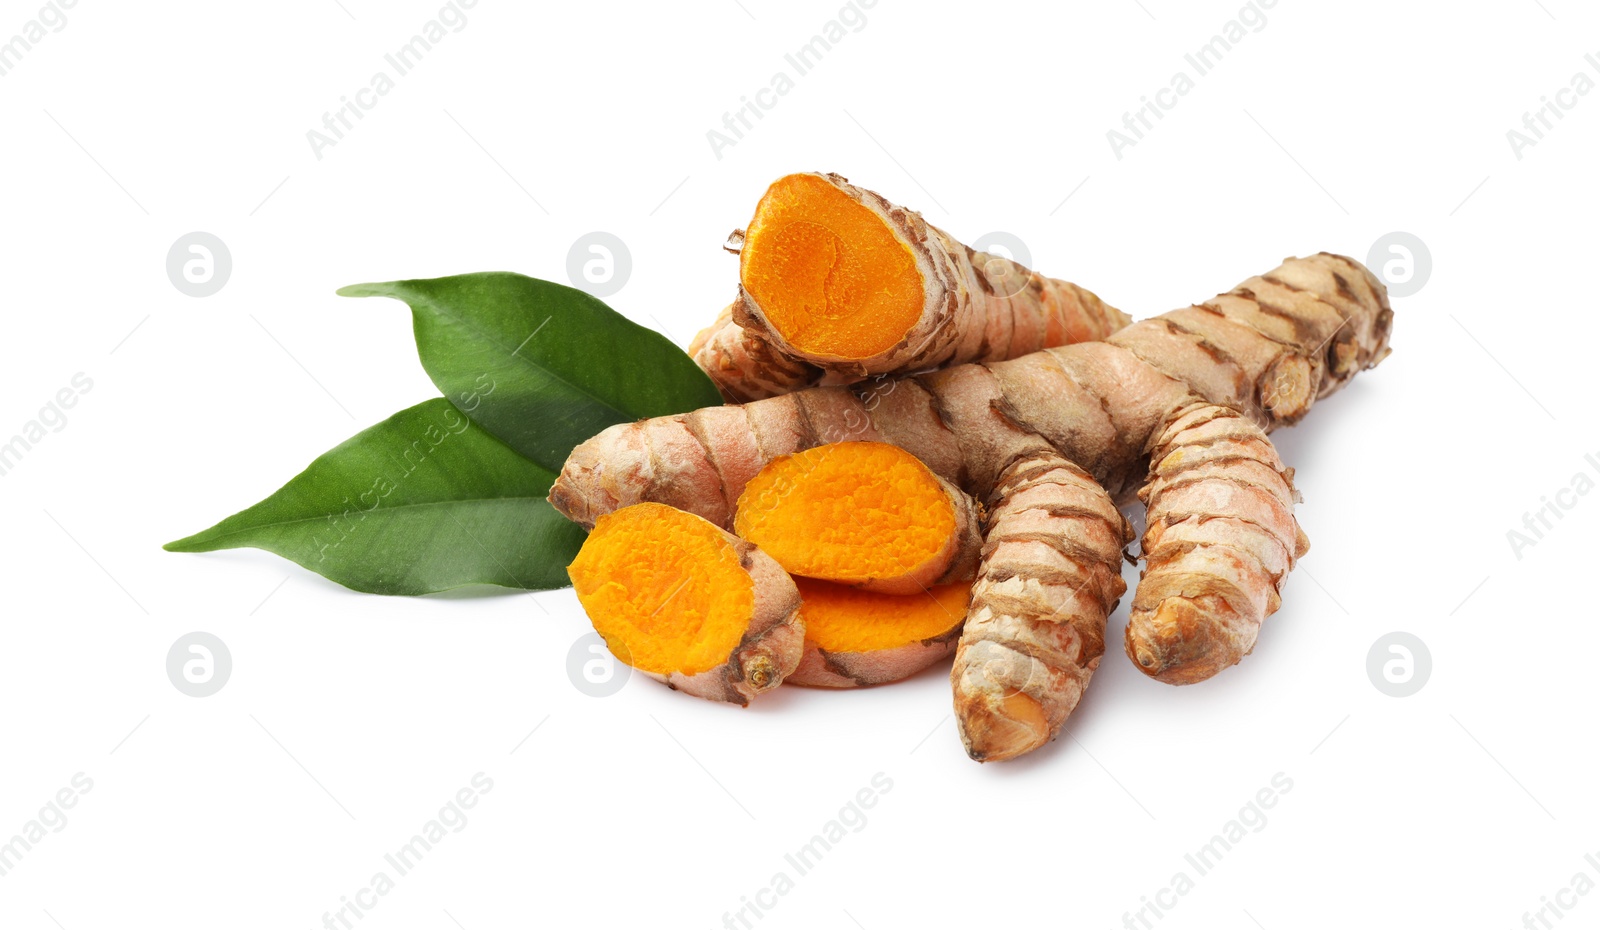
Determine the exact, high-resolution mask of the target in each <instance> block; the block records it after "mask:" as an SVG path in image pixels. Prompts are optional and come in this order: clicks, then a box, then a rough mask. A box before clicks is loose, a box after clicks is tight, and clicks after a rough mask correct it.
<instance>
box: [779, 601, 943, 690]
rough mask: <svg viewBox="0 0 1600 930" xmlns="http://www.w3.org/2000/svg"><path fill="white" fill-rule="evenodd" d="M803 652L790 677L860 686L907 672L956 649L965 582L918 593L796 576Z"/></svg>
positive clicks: (815, 683)
mask: <svg viewBox="0 0 1600 930" xmlns="http://www.w3.org/2000/svg"><path fill="white" fill-rule="evenodd" d="M795 584H796V585H797V586H798V587H799V588H800V616H801V619H802V620H803V621H804V622H805V628H806V644H805V654H804V655H803V656H802V657H801V658H800V667H799V668H797V669H795V672H794V674H792V675H790V676H789V677H788V679H787V681H788V682H789V683H790V684H794V685H808V686H810V687H816V688H858V687H863V686H866V685H880V684H887V683H888V682H891V681H899V680H900V679H902V678H909V677H910V676H912V675H915V674H916V673H917V672H920V671H922V670H923V669H925V668H927V667H928V666H930V665H932V664H934V663H935V662H938V661H939V660H940V659H943V658H945V657H946V656H948V655H950V653H951V652H953V651H955V647H956V639H957V637H959V636H960V635H961V624H962V621H963V619H964V618H965V617H966V615H967V603H968V601H969V600H970V599H971V597H972V586H971V585H970V584H965V583H962V584H947V585H939V586H938V587H935V588H932V589H930V590H928V591H925V592H921V593H918V594H904V595H895V594H874V593H872V592H870V591H863V590H861V589H859V588H850V587H845V586H844V585H837V584H833V583H831V582H827V581H816V580H813V579H811V578H796V579H795Z"/></svg>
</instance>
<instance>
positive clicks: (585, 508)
mask: <svg viewBox="0 0 1600 930" xmlns="http://www.w3.org/2000/svg"><path fill="white" fill-rule="evenodd" d="M1392 323H1393V313H1392V312H1391V310H1390V308H1389V303H1388V298H1387V296H1386V293H1385V291H1384V288H1383V285H1382V284H1381V283H1380V282H1379V281H1378V280H1377V278H1376V277H1374V276H1373V275H1372V274H1371V273H1370V272H1369V271H1367V270H1366V269H1365V268H1363V267H1362V266H1361V265H1360V264H1358V263H1356V262H1355V261H1353V260H1351V259H1349V258H1345V257H1343V256H1338V255H1331V254H1328V253H1321V254H1318V255H1313V256H1310V257H1308V258H1297V259H1288V260H1286V261H1285V262H1284V263H1283V264H1282V265H1280V266H1279V267H1277V268H1276V269H1274V270H1272V271H1271V272H1268V273H1267V274H1264V275H1259V276H1256V277H1253V278H1250V279H1248V280H1246V281H1245V282H1243V283H1242V284H1240V285H1239V286H1238V287H1236V288H1235V289H1233V290H1232V291H1230V292H1228V293H1226V294H1223V295H1221V296H1219V297H1216V298H1214V299H1212V300H1209V301H1206V302H1205V303H1202V304H1197V305H1195V306H1191V307H1188V308H1185V309H1182V310H1176V311H1173V312H1171V313H1168V314H1165V315H1162V316H1159V317H1155V318H1152V319H1149V320H1144V321H1142V322H1139V323H1136V324H1134V325H1132V326H1129V327H1127V328H1126V329H1123V330H1121V331H1119V332H1117V333H1115V334H1114V335H1112V336H1110V337H1109V338H1108V339H1106V341H1104V342H1088V343H1082V344H1078V345H1071V346H1065V347H1061V348H1052V349H1047V350H1044V351H1040V352H1035V353H1032V354H1029V355H1024V356H1022V357H1020V358H1016V359H1014V360H1012V361H1006V362H995V363H991V364H971V365H960V366H956V367H952V368H949V369H946V370H942V371H936V372H932V373H930V374H923V375H916V376H912V377H906V378H898V379H889V380H887V381H884V382H882V383H875V384H860V385H855V386H852V387H822V388H814V389H810V390H805V391H799V392H796V393H793V394H788V395H784V396H781V397H775V398H771V399H768V400H762V401H758V402H754V403H749V404H745V405H744V406H724V407H715V408H707V409H704V410H699V411H696V412H694V413H690V414H684V415H680V416H675V417H663V418H657V419H654V420H645V421H640V422H637V423H630V424H624V425H619V426H614V427H611V428H610V429H607V430H606V431H604V432H602V433H601V434H599V435H598V436H596V437H594V438H592V439H590V440H589V441H587V442H585V443H583V444H582V445H580V446H579V447H578V448H577V449H575V450H573V453H572V455H571V456H570V457H569V459H568V460H567V463H566V466H565V467H564V468H563V470H562V474H561V477H560V478H559V480H558V481H557V482H556V484H555V485H554V487H553V488H552V489H551V493H550V500H551V502H552V504H554V505H555V506H556V507H557V509H559V510H560V511H561V512H562V513H564V514H566V515H567V516H568V517H570V518H571V519H573V520H575V521H577V522H579V523H582V524H584V525H592V524H593V523H594V521H595V520H596V519H597V518H598V517H600V516H601V515H602V514H605V513H608V512H610V511H612V510H615V509H617V508H619V507H622V506H626V505H628V504H632V503H635V502H638V501H642V500H653V501H661V502H664V503H672V504H675V505H677V506H681V507H683V508H685V509H688V510H692V511H694V512H697V513H701V514H702V515H704V516H706V518H707V519H710V520H713V521H714V522H716V521H719V520H725V519H727V518H728V516H729V511H730V510H731V502H732V501H736V500H737V497H738V494H739V493H740V491H741V490H742V488H743V486H744V484H745V483H746V482H748V480H749V478H750V477H751V476H753V475H754V474H755V473H756V472H757V471H759V469H760V467H761V466H762V465H763V464H765V463H766V462H768V461H770V460H771V459H773V458H776V457H777V456H781V455H789V454H792V453H794V452H797V451H800V450H803V449H807V448H811V447H813V446H816V445H821V444H823V443H825V442H833V441H838V440H840V439H844V438H850V439H859V440H866V441H872V442H885V443H890V444H893V445H897V446H899V447H901V448H903V449H905V450H906V451H908V452H910V453H912V454H913V455H915V456H916V457H917V458H918V459H920V460H921V461H922V462H923V463H925V464H926V465H927V466H928V467H929V468H931V469H932V470H933V471H934V472H936V473H937V474H939V475H940V476H941V477H943V478H945V479H946V480H948V481H950V482H952V483H953V484H955V485H956V486H958V487H960V488H962V489H963V490H965V491H967V492H968V493H970V494H972V496H973V497H975V498H976V499H978V500H979V501H981V502H985V503H986V504H988V505H989V507H990V510H991V511H992V512H993V514H994V516H992V517H991V518H990V519H989V521H988V522H989V527H988V533H989V537H990V538H989V539H987V540H986V544H985V554H984V558H983V561H982V563H981V565H980V569H979V575H978V581H977V583H976V585H975V588H974V592H975V593H974V598H973V603H972V607H971V608H970V610H969V623H968V624H967V627H966V629H965V630H964V631H963V633H962V643H961V653H960V654H959V655H958V657H957V661H956V664H955V667H954V669H953V670H952V686H953V689H954V692H955V705H956V710H957V719H958V722H959V724H960V727H961V733H962V738H963V741H964V742H965V744H966V747H967V751H968V752H969V754H971V755H972V756H973V758H975V759H980V760H985V759H1003V758H1011V757H1013V756H1016V755H1019V754H1021V753H1024V752H1027V751H1030V750H1032V749H1034V748H1036V747H1037V746H1039V745H1042V744H1043V743H1044V742H1047V741H1048V740H1049V739H1051V738H1053V737H1054V736H1055V734H1056V733H1058V732H1059V730H1060V728H1061V725H1062V723H1063V722H1064V721H1065V720H1066V716H1067V714H1068V713H1070V711H1071V710H1072V708H1073V707H1074V706H1075V705H1076V703H1077V701H1078V698H1079V697H1080V696H1081V693H1082V690H1083V688H1084V687H1085V686H1086V684H1087V682H1088V679H1089V676H1090V675H1091V674H1092V672H1093V670H1094V668H1095V667H1096V665H1097V663H1098V660H1099V657H1100V655H1101V653H1102V652H1103V649H1104V646H1103V635H1104V633H1103V631H1104V625H1103V624H1104V616H1105V613H1106V611H1107V610H1109V607H1108V606H1103V605H1106V604H1107V603H1108V602H1109V601H1111V600H1114V596H1115V594H1116V593H1120V592H1118V591H1117V590H1116V587H1117V585H1116V584H1115V583H1112V582H1111V581H1110V579H1109V578H1103V579H1102V578H1101V572H1102V569H1103V570H1104V571H1105V572H1106V573H1108V574H1109V571H1110V567H1109V564H1107V559H1106V556H1107V555H1108V553H1109V547H1110V545H1111V540H1112V537H1113V534H1115V535H1116V536H1119V537H1120V535H1121V527H1120V526H1119V525H1116V521H1115V520H1114V519H1113V517H1112V513H1111V512H1109V511H1107V510H1105V509H1104V506H1103V505H1104V503H1105V502H1106V501H1109V500H1119V499H1120V500H1126V499H1129V498H1131V497H1132V495H1133V494H1134V493H1135V492H1137V491H1140V489H1141V488H1143V489H1144V491H1143V496H1144V498H1145V499H1146V501H1147V503H1148V506H1149V509H1150V520H1149V521H1148V522H1149V524H1150V527H1151V529H1150V530H1149V531H1148V532H1147V533H1146V535H1145V546H1146V547H1147V549H1146V551H1145V554H1144V555H1145V566H1144V572H1143V576H1142V578H1141V580H1140V584H1139V587H1138V590H1137V591H1136V592H1135V594H1134V607H1133V613H1132V615H1131V619H1130V622H1129V625H1128V633H1127V640H1126V644H1125V645H1126V651H1127V652H1128V654H1129V655H1130V657H1132V659H1133V661H1134V662H1135V664H1136V665H1137V667H1139V668H1140V669H1142V670H1143V671H1145V672H1146V673H1147V674H1150V675H1152V676H1153V677H1156V678H1159V679H1160V680H1163V681H1168V682H1172V683H1178V684H1181V683H1188V682H1192V681H1197V680H1200V679H1203V678H1205V677H1208V676H1209V675H1212V674H1214V673H1215V672H1216V671H1218V670H1219V669H1222V668H1225V667H1227V666H1228V665H1231V664H1233V663H1235V662H1237V661H1238V660H1239V658H1240V657H1241V656H1243V655H1244V654H1246V653H1248V652H1249V651H1250V649H1251V647H1253V645H1254V642H1255V639H1256V635H1257V633H1258V631H1259V629H1260V625H1261V621H1262V620H1263V619H1264V618H1265V617H1266V616H1267V615H1268V614H1269V613H1271V612H1272V611H1274V610H1276V609H1277V607H1278V606H1279V603H1280V600H1279V590H1280V588H1281V586H1282V584H1283V581H1284V579H1285V578H1286V577H1287V574H1288V571H1289V570H1290V569H1291V568H1292V567H1293V564H1294V560H1295V559H1296V558H1298V557H1299V555H1300V554H1302V553H1303V552H1304V551H1305V540H1304V536H1303V535H1302V534H1301V533H1300V531H1299V527H1298V526H1297V525H1296V524H1295V522H1294V518H1293V515H1292V510H1291V509H1290V508H1291V505H1292V502H1293V500H1294V491H1293V488H1292V486H1291V483H1290V477H1291V476H1290V472H1289V471H1288V469H1285V468H1282V466H1281V464H1280V463H1279V461H1278V459H1277V455H1276V453H1275V452H1274V451H1272V446H1271V442H1270V440H1269V439H1267V438H1266V434H1267V433H1268V432H1269V431H1271V430H1272V429H1274V428H1276V427H1279V426H1284V425H1289V424H1293V423H1295V422H1297V421H1298V420H1299V419H1300V418H1301V417H1303V416H1304V415H1305V414H1306V413H1307V412H1308V411H1309V410H1310V408H1311V407H1312V405H1313V404H1314V403H1315V402H1316V401H1317V400H1318V399H1320V398H1323V397H1326V396H1328V395H1330V394H1332V393H1334V392H1335V391H1337V390H1339V389H1340V388H1341V387H1343V386H1344V385H1345V384H1347V383H1349V381H1350V379H1351V378H1353V377H1355V375H1356V374H1357V373H1358V372H1360V371H1362V370H1364V369H1366V368H1371V367H1373V366H1375V365H1376V364H1377V363H1378V362H1379V361H1381V360H1382V359H1383V358H1384V357H1385V356H1386V355H1387V354H1388V351H1389V349H1388V341H1389V333H1390V329H1391V326H1392ZM1208 450H1209V451H1208ZM1225 450H1227V451H1225ZM665 462H671V463H672V464H671V465H670V466H666V465H663V463H665ZM1069 466H1070V467H1069ZM1046 469H1048V470H1046ZM1074 469H1076V472H1075V471H1074ZM1078 473H1081V474H1078ZM1051 475H1053V476H1054V477H1047V476H1051ZM1083 476H1087V477H1088V478H1090V479H1092V481H1093V483H1094V484H1097V485H1098V486H1099V488H1100V489H1101V490H1103V492H1104V495H1105V497H1104V499H1103V500H1102V499H1096V498H1095V496H1094V495H1093V494H1092V493H1091V492H1089V491H1088V490H1087V489H1085V488H1084V487H1082V478H1083ZM685 479H688V480H685ZM1039 481H1050V482H1054V484H1055V486H1056V488H1058V489H1059V490H1038V488H1039V485H1038V484H1037V483H1036V482H1039ZM1025 490H1026V491H1028V492H1029V493H1031V494H1037V495H1040V497H1041V498H1042V499H1041V500H1039V501H1037V502H1036V503H1035V505H1033V506H1028V507H1024V508H1022V509H1020V510H1019V509H1017V506H1016V502H1015V500H1014V498H1017V497H1019V496H1021V495H1022V493H1023V492H1024V491H1025ZM1057 496H1059V498H1060V499H1059V500H1056V499H1053V498H1055V497H1057ZM1045 516H1064V517H1071V518H1072V519H1070V520H1063V521H1060V522H1059V523H1050V524H1047V525H1049V526H1051V527H1052V528H1051V529H1049V530H1042V529H1038V528H1037V525H1038V524H1040V523H1042V522H1043V518H1044V517H1045ZM1013 525H1015V526H1019V527H1024V526H1031V527H1034V528H1033V529H1029V530H1026V531H1024V533H1023V537H1022V540H1026V538H1027V536H1028V534H1032V536H1033V537H1036V539H1033V540H1032V542H1033V543H1034V544H1035V545H1033V546H1031V547H1030V548H1029V551H1028V553H1027V556H1026V558H1018V557H1014V556H1012V555H1008V554H1006V550H1008V549H1011V548H1014V547H1013V543H1014V542H1018V541H1022V540H1019V537H1018V536H1017V535H1015V534H1013V533H1012V532H1011V531H1010V529H1009V528H1010V527H1011V526H1013ZM996 534H1002V535H1001V536H999V537H997V536H996ZM1043 549H1053V550H1055V551H1056V552H1058V553H1059V554H1060V555H1061V558H1062V559H1063V560H1064V562H1063V563H1052V562H1050V561H1049V558H1050V557H1049V556H1047V555H1046V554H1045V553H1044V552H1043ZM1066 563H1070V564H1066ZM1002 585H1005V586H1006V587H1004V588H1003V589H1002ZM985 591H991V592H993V593H992V594H990V595H986V594H985ZM985 605H987V606H988V609H989V611H990V613H991V614H992V617H990V618H988V619H985V620H984V621H983V622H971V621H974V620H976V619H977V618H978V616H979V612H980V611H982V610H983V609H984V607H985ZM1096 632H1098V633H1099V635H1098V636H1096V635H1093V634H1095V633H1096Z"/></svg>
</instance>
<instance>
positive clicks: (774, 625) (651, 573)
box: [567, 503, 805, 706]
mask: <svg viewBox="0 0 1600 930" xmlns="http://www.w3.org/2000/svg"><path fill="white" fill-rule="evenodd" d="M567 574H568V575H569V576H571V578H572V585H573V588H574V589H576V591H577V594H578V600H579V601H580V602H581V603H582V604H583V608H584V610H585V611H586V612H587V613H588V614H589V619H590V620H591V621H592V622H593V623H594V628H595V631H596V632H598V633H599V634H600V636H601V637H602V638H603V639H604V640H605V641H606V646H607V647H608V648H609V649H610V650H611V653H612V655H614V656H616V657H617V658H618V659H620V660H621V661H622V662H624V663H626V664H627V665H629V666H632V667H633V668H635V669H637V670H639V671H640V672H643V673H644V674H646V675H648V676H650V677H652V678H655V679H656V680H658V681H661V682H664V683H665V684H667V685H668V686H669V687H672V688H675V689H677V690H680V691H684V692H686V693H688V694H692V695H695V696H696V697H703V698H707V699H709V700H713V701H727V702H729V703H733V704H739V705H741V706H742V705H745V704H748V703H749V701H750V699H751V698H753V697H755V696H756V695H758V694H761V693H762V692H765V691H770V690H772V689H773V688H776V687H777V686H778V685H779V684H780V683H782V681H783V680H784V679H785V678H786V677H788V676H789V675H790V674H791V673H793V672H794V670H795V668H796V667H797V666H798V665H799V663H800V653H801V650H802V648H803V644H804V640H805V632H804V627H803V626H802V623H801V620H800V615H799V609H800V595H799V592H798V591H797V590H796V589H795V585H794V582H793V581H792V580H791V579H790V578H789V574H788V573H787V572H785V571H784V570H783V569H782V568H781V567H779V565H778V564H777V563H776V562H774V561H773V560H772V559H771V558H770V557H768V556H767V555H766V554H765V553H763V552H762V551H761V550H760V549H758V548H756V547H755V546H754V545H752V544H750V543H748V542H745V541H744V540H741V539H739V538H737V537H735V536H733V535H732V534H730V533H728V532H727V531H725V530H723V529H721V528H719V527H717V526H714V525H713V524H711V523H709V522H707V521H706V520H704V519H702V518H700V517H697V516H695V515H693V514H690V513H686V512H684V511H682V510H678V509H675V508H673V507H668V506H665V505H663V504H655V503H642V504H636V505H634V506H631V507H625V508H623V509H621V510H618V511H615V512H614V513H610V514H607V515H606V516H604V517H601V518H600V519H599V521H597V522H596V524H595V527H594V532H592V533H590V534H589V538H588V539H587V540H585V541H584V544H583V548H582V549H581V550H579V552H578V557H577V558H576V559H574V560H573V562H572V564H571V565H570V566H568V568H567Z"/></svg>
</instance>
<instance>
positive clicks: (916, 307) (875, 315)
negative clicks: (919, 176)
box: [689, 174, 1129, 402]
mask: <svg viewBox="0 0 1600 930" xmlns="http://www.w3.org/2000/svg"><path fill="white" fill-rule="evenodd" d="M735 241H739V242H740V245H739V280H740V289H739V296H738V298H737V299H736V300H735V301H734V302H733V304H731V305H730V306H729V307H728V308H727V309H726V310H724V311H723V312H722V314H721V315H720V316H719V317H718V318H717V321H716V323H714V324H713V325H712V326H711V328H709V329H707V330H705V331H703V332H702V333H700V334H699V335H698V336H697V337H696V338H695V340H694V342H693V343H692V344H691V345H690V347H689V351H690V354H691V355H693V356H694V357H695V360H696V361H697V362H699V363H700V366H701V367H702V368H704V369H705V370H706V372H707V373H708V374H710V375H711V378H712V380H713V381H715V382H716V383H717V385H718V386H719V387H720V388H721V389H722V391H723V394H724V395H725V396H726V397H727V398H728V399H729V400H730V401H734V402H740V401H748V400H756V399H759V398H762V397H771V396H774V395H777V394H782V393H787V392H789V391H792V390H795V389H797V388H802V387H807V386H810V385H814V384H819V383H828V384H842V383H847V382H850V381H856V380H860V379H861V378H864V377H868V376H873V375H885V374H895V373H904V372H914V371H926V370H928V369H933V368H942V367H946V366H949V365H957V364H961V363H964V362H989V361H999V360H1002V359H1007V358H1015V357H1017V356H1019V355H1024V354H1026V353H1029V352H1033V351H1036V350H1038V349H1044V348H1049V347H1051V346H1058V345H1065V344H1067V343H1071V342H1086V341H1089V340H1093V339H1102V338H1104V337H1106V336H1108V335H1110V334H1111V333H1112V332H1114V331H1116V330H1118V329H1121V328H1122V327H1123V326H1126V325H1127V324H1128V322H1129V318H1128V316H1127V315H1126V314H1124V313H1122V312H1121V311H1119V310H1117V309H1115V308H1113V307H1110V306H1107V305H1106V304H1105V303H1103V302H1102V301H1101V300H1100V298H1098V297H1096V296H1095V295H1094V294H1092V293H1090V292H1088V291H1086V290H1084V289H1082V288H1080V287H1078V286H1077V285H1074V284H1069V283H1067V282H1065V281H1057V280H1055V279H1052V278H1046V277H1044V276H1042V275H1039V274H1037V273H1035V272H1032V271H1029V270H1028V269H1026V268H1024V267H1022V266H1021V265H1018V264H1016V263H1015V262H1013V261H1010V260H1009V259H1006V258H1002V257H999V256H995V255H989V254H987V253H983V252H974V251H973V250H972V249H970V248H968V247H967V246H964V245H962V244H961V243H959V242H957V241H956V240H955V239H954V238H952V237H951V236H950V235H949V234H947V233H945V232H943V231H942V230H939V229H937V228H935V227H933V226H930V225H928V224H927V223H926V222H925V221H924V220H923V219H922V217H921V215H919V214H917V213H914V212H912V211H910V210H906V209H905V208H903V207H897V206H895V205H894V204H891V203H889V202H888V201H887V200H884V199H883V198H882V197H881V196H879V195H877V194H875V193H873V192H871V191H868V190H864V189H862V188H859V187H855V186H854V185H852V184H850V183H849V182H847V181H846V180H845V179H844V178H842V177H840V176H838V175H836V174H791V175H788V176H786V177H783V178H779V179H778V180H777V181H775V182H774V183H773V184H772V186H771V187H769V188H768V189H767V192H766V194H765V195H764V196H763V197H762V198H761V202H760V203H759V204H758V205H757V207H756V213H755V217H754V218H753V219H752V220H751V221H750V226H749V229H748V230H746V231H744V232H743V233H738V232H736V233H735Z"/></svg>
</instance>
